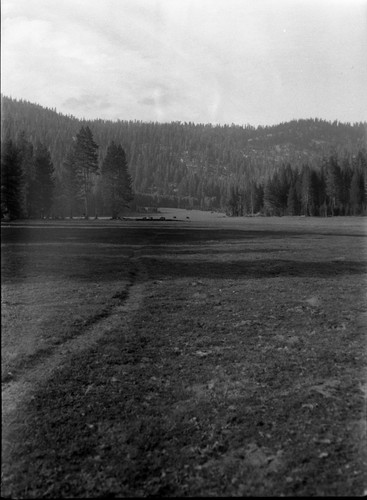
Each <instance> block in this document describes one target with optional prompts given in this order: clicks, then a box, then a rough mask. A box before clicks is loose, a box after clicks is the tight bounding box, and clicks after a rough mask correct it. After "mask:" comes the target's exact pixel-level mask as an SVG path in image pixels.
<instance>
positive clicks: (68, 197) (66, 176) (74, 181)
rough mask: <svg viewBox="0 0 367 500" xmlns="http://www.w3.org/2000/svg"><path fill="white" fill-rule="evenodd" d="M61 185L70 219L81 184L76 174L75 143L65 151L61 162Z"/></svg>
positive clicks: (78, 196) (74, 210)
mask: <svg viewBox="0 0 367 500" xmlns="http://www.w3.org/2000/svg"><path fill="white" fill-rule="evenodd" d="M61 186H62V192H63V195H64V199H65V205H66V207H65V208H66V210H67V213H68V214H69V217H70V219H72V218H73V216H74V215H75V212H76V210H77V208H78V204H79V203H80V191H81V186H80V184H79V177H78V175H77V167H76V159H75V144H73V145H72V146H71V147H70V149H69V151H68V152H67V153H66V156H65V159H64V161H63V164H62V174H61Z"/></svg>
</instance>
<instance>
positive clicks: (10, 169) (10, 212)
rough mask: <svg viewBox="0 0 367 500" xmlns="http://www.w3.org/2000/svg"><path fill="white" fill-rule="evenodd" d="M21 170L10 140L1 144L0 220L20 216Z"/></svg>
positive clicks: (18, 155) (17, 154)
mask: <svg viewBox="0 0 367 500" xmlns="http://www.w3.org/2000/svg"><path fill="white" fill-rule="evenodd" d="M21 193H22V170H21V158H20V154H19V150H18V148H17V147H16V145H15V144H14V142H13V141H12V140H11V139H6V140H5V141H4V143H1V218H4V217H6V218H8V219H10V220H12V219H18V218H19V217H20V216H21V212H22V207H21Z"/></svg>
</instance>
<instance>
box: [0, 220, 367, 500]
mask: <svg viewBox="0 0 367 500" xmlns="http://www.w3.org/2000/svg"><path fill="white" fill-rule="evenodd" d="M202 224H203V221H197V222H195V221H194V220H193V219H191V224H189V223H188V224H186V223H185V224H180V223H178V224H177V225H174V224H172V225H170V226H168V225H166V226H164V225H159V226H158V229H157V226H154V228H152V227H151V226H150V225H149V224H148V223H143V225H142V226H139V227H138V228H133V227H131V226H123V227H125V228H126V229H124V232H123V237H122V235H121V234H120V233H119V232H113V231H112V229H106V230H105V231H103V232H102V230H101V229H100V230H99V231H100V233H98V234H99V235H98V236H97V235H96V234H94V233H93V232H90V233H85V234H84V235H83V236H78V238H83V239H86V240H87V239H89V240H90V239H91V238H92V237H93V238H94V239H96V238H97V240H98V241H99V245H100V246H99V247H98V246H97V247H96V250H95V254H94V258H95V261H94V262H95V265H94V266H92V267H91V268H90V270H89V271H88V270H87V266H84V267H83V266H82V265H81V261H82V260H83V256H84V257H85V253H83V252H81V253H80V258H79V257H78V256H77V252H74V253H73V257H72V258H71V259H70V262H74V264H73V266H74V271H75V270H76V269H79V271H78V272H79V273H80V274H79V275H78V276H77V277H76V278H74V279H75V281H72V280H71V279H70V273H69V271H68V266H66V267H65V268H64V267H60V268H59V269H60V271H59V272H58V273H56V274H59V275H58V276H57V277H58V279H59V281H58V283H60V284H62V283H63V284H64V285H61V286H58V287H56V288H57V292H55V295H54V296H52V294H51V296H50V297H49V304H51V310H53V313H54V315H55V318H56V320H57V321H55V323H56V324H58V325H59V319H60V317H59V316H58V311H59V309H57V307H56V305H57V302H58V297H60V300H61V299H62V297H63V298H64V300H69V301H71V303H70V302H69V307H70V309H71V310H74V311H75V314H77V311H78V314H81V315H82V316H83V318H88V317H89V315H90V314H91V311H90V308H89V306H90V304H93V308H94V307H95V308H96V310H99V308H102V309H103V307H104V306H105V305H106V304H109V303H111V300H112V294H116V292H115V289H114V287H115V286H117V280H115V279H114V278H115V273H117V272H121V263H119V261H118V255H119V253H120V252H121V253H122V254H123V255H124V256H125V259H124V260H123V266H125V270H124V273H125V274H124V276H125V279H130V280H131V282H134V281H135V282H139V281H140V282H141V283H142V286H143V288H142V290H143V296H142V304H141V307H140V308H139V309H138V310H136V311H132V312H130V313H129V312H126V314H125V316H124V320H125V321H124V323H123V324H122V323H121V325H120V327H117V328H115V329H113V330H110V331H108V332H106V334H105V335H104V337H103V338H102V340H101V341H100V342H99V344H98V345H97V346H95V347H93V348H92V349H90V350H88V351H87V352H84V353H81V354H77V355H75V356H73V357H71V358H70V359H69V360H68V362H67V363H66V364H65V365H64V366H63V367H61V368H62V369H59V370H57V371H55V372H54V374H53V375H52V376H51V378H50V379H49V380H47V381H45V384H44V385H42V386H40V387H38V389H37V390H36V392H35V393H34V398H33V399H32V400H31V401H25V402H24V403H23V404H21V405H20V406H19V407H18V412H17V414H16V415H13V418H14V422H13V427H14V430H13V439H14V447H13V450H12V451H11V453H10V455H9V456H7V457H6V461H5V464H4V471H3V473H4V481H3V495H5V496H12V497H14V496H15V497H17V498H36V497H40V496H46V497H52V498H56V497H60V496H61V497H86V496H87V497H98V496H106V495H108V496H120V497H121V496H148V495H159V496H192V495H207V496H217V495H227V496H238V495H240V496H249V495H267V496H279V495H297V496H305V495H311V496H315V495H321V496H323V495H338V496H341V495H361V494H362V493H363V491H364V489H365V488H366V487H367V477H366V466H367V457H366V450H365V447H364V446H363V443H364V439H365V437H366V427H365V422H366V415H365V394H366V373H365V366H366V349H365V328H366V297H365V285H366V274H365V273H366V253H365V249H366V247H365V239H364V235H365V225H364V220H363V219H352V218H350V219H348V220H347V219H333V220H326V221H325V220H319V219H307V220H302V219H301V218H299V219H297V218H294V219H293V218H292V219H290V218H289V219H256V220H255V219H238V220H236V221H235V220H227V219H223V220H219V218H218V219H217V220H216V222H215V218H214V215H213V214H212V218H211V219H210V220H209V221H208V223H207V225H206V226H205V227H203V226H202ZM129 228H130V229H129ZM69 231H70V230H69ZM111 231H112V232H111ZM116 231H117V230H116ZM101 240H103V244H102V241H101ZM98 241H97V243H98ZM112 242H115V245H112ZM119 242H120V244H121V246H119V244H118V243H119ZM85 244H86V248H87V247H88V244H87V241H85ZM104 245H110V246H109V247H108V248H109V250H108V252H106V251H105V250H106V248H107V247H104ZM129 245H130V246H129ZM15 248H16V246H14V247H13V249H12V252H13V253H14V249H15ZM88 248H89V247H88ZM98 248H99V250H98ZM103 248H104V250H103V251H102V249H103ZM45 251H46V250H45ZM58 251H59V252H60V253H62V252H65V251H66V250H65V248H63V247H62V246H60V248H59V249H58ZM129 256H130V257H132V258H129ZM33 258H35V256H33ZM103 268H105V271H106V272H105V274H104V273H103ZM94 270H96V275H97V274H98V273H100V277H101V281H102V282H103V287H102V292H103V293H102V294H101V296H100V297H99V298H95V299H94V298H93V295H91V296H89V298H88V300H84V299H83V297H86V296H87V294H88V293H91V288H92V287H90V286H87V285H86V283H88V285H90V283H97V282H98V279H97V277H96V276H94V275H93V272H94ZM129 272H131V273H135V276H133V275H132V274H131V275H129ZM65 273H69V274H67V275H66V276H65ZM71 274H73V273H71ZM120 277H121V275H120ZM55 278H56V277H55ZM34 281H35V277H33V278H32V279H30V280H29V286H33V288H32V290H33V295H34V298H35V299H36V296H37V293H38V294H41V293H43V292H42V287H38V288H37V286H36V285H35V284H34ZM72 283H74V284H76V288H77V289H78V290H79V292H80V296H78V295H77V290H76V289H75V290H74V293H71V295H70V296H69V294H70V291H71V290H72V288H70V289H69V288H68V287H71V286H72ZM78 284H79V285H80V288H78ZM5 285H6V286H8V287H10V288H9V289H12V290H13V293H14V294H16V293H17V290H18V293H19V290H20V289H21V287H22V286H24V280H23V281H22V279H19V281H16V280H12V279H11V277H10V276H9V278H8V279H7V280H6V283H5ZM12 287H13V288H12ZM17 287H18V288H17ZM19 287H20V288H19ZM37 290H38V292H37ZM120 299H121V302H122V303H123V302H124V296H121V297H120ZM94 300H95V301H94ZM113 300H115V301H116V300H118V299H116V298H115V299H113ZM80 303H81V304H85V305H86V307H85V308H84V307H80V308H79V309H76V307H77V304H80ZM14 307H15V304H14ZM73 307H75V309H73ZM26 310H28V314H30V312H31V311H32V308H31V306H30V305H29V308H28V309H22V308H19V307H18V311H20V314H23V313H24V311H26ZM22 311H23V312H22ZM37 311H38V312H37V314H40V315H41V318H42V320H43V321H46V319H47V318H48V319H47V321H51V320H52V314H51V313H50V316H48V315H47V314H46V315H44V314H42V310H41V309H39V310H37ZM44 312H45V310H44ZM60 312H61V309H60ZM24 317H25V316H24ZM47 321H46V322H47ZM21 323H22V321H21V320H19V325H20V324H21ZM14 324H15V323H14ZM97 324H98V323H97ZM101 324H102V323H101ZM8 325H9V332H8V334H9V335H11V325H12V324H11V323H8ZM19 328H20V326H19ZM60 328H61V327H60ZM79 329H80V331H79V333H81V331H82V330H83V325H82V324H81V323H79ZM62 332H63V330H62V329H60V331H59V333H60V334H61V335H63V333H62ZM77 333H78V332H77V331H76V330H75V331H74V333H73V334H77ZM55 338H56V337H55ZM55 338H54V339H53V340H52V341H51V340H50V342H51V344H50V345H52V342H53V341H54V340H55ZM36 344H37V342H36ZM21 357H23V359H25V358H24V356H23V355H22V356H21ZM23 369H24V370H26V369H27V367H26V364H25V365H24V367H23ZM19 376H21V369H20V372H19Z"/></svg>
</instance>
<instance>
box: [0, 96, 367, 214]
mask: <svg viewBox="0 0 367 500" xmlns="http://www.w3.org/2000/svg"><path fill="white" fill-rule="evenodd" d="M81 127H88V128H89V129H90V130H91V131H92V134H93V138H94V141H95V142H96V143H97V145H98V146H99V148H98V161H99V163H100V165H102V162H103V160H104V158H105V157H106V153H107V148H108V147H109V145H110V144H111V142H112V141H113V142H114V143H116V144H121V145H122V148H123V150H124V151H125V153H126V160H127V164H128V168H129V172H130V175H131V177H132V182H133V190H134V192H135V203H136V204H138V205H150V206H153V205H161V206H162V205H166V206H167V205H171V206H179V207H188V208H189V207H191V208H194V207H195V208H202V209H219V208H221V209H227V211H228V212H229V213H230V214H232V215H242V214H245V213H256V212H259V211H262V212H264V213H267V214H278V215H282V214H285V213H289V214H300V213H305V214H306V215H326V214H331V215H332V214H334V215H336V214H350V213H363V211H365V209H366V192H365V191H366V190H365V181H366V130H367V124H366V123H357V124H350V123H339V122H333V123H330V122H327V121H324V120H319V119H317V118H316V119H307V120H294V121H291V122H287V123H281V124H279V125H276V126H268V127H260V126H259V127H256V128H255V127H252V126H250V125H248V126H238V125H224V126H214V125H210V124H194V123H180V122H173V123H144V122H140V121H123V120H119V121H116V122H112V121H105V120H93V121H83V120H78V119H76V118H75V117H73V116H65V115H62V114H60V113H57V112H56V110H52V109H45V108H43V107H41V106H39V105H37V104H32V103H30V102H26V101H18V100H14V99H11V98H9V97H4V96H3V97H2V140H3V141H4V140H5V139H6V138H7V139H11V140H13V141H14V142H15V143H17V141H19V139H20V137H21V136H22V134H23V137H24V136H25V137H26V138H27V140H28V141H30V142H31V143H32V144H34V145H36V144H37V142H38V141H39V142H40V143H42V144H43V145H44V146H45V147H46V148H47V149H48V150H49V152H50V157H51V161H52V164H53V167H54V175H55V178H56V180H57V179H58V178H60V177H61V176H62V174H63V169H64V167H63V165H64V162H65V158H66V156H67V153H68V150H69V148H70V145H71V144H72V143H73V138H75V137H76V135H77V133H78V131H79V130H80V128H81ZM353 177H354V179H353ZM56 183H57V182H56ZM95 189H97V191H98V182H96V184H95ZM96 194H97V195H98V192H96ZM97 197H98V196H97Z"/></svg>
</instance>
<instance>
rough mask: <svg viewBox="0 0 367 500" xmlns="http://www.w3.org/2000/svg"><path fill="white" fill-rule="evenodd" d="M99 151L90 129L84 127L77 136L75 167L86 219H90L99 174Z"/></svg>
mask: <svg viewBox="0 0 367 500" xmlns="http://www.w3.org/2000/svg"><path fill="white" fill-rule="evenodd" d="M97 150H98V145H97V144H96V143H95V142H94V139H93V135H92V132H91V130H90V128H89V127H88V126H87V127H82V128H81V129H80V130H79V132H78V133H77V135H76V144H75V165H76V171H77V179H78V185H79V187H80V196H81V197H82V199H83V202H84V216H85V218H86V219H88V218H89V208H90V203H91V200H90V198H91V193H92V188H93V184H94V176H95V175H97V174H98V155H97Z"/></svg>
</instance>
